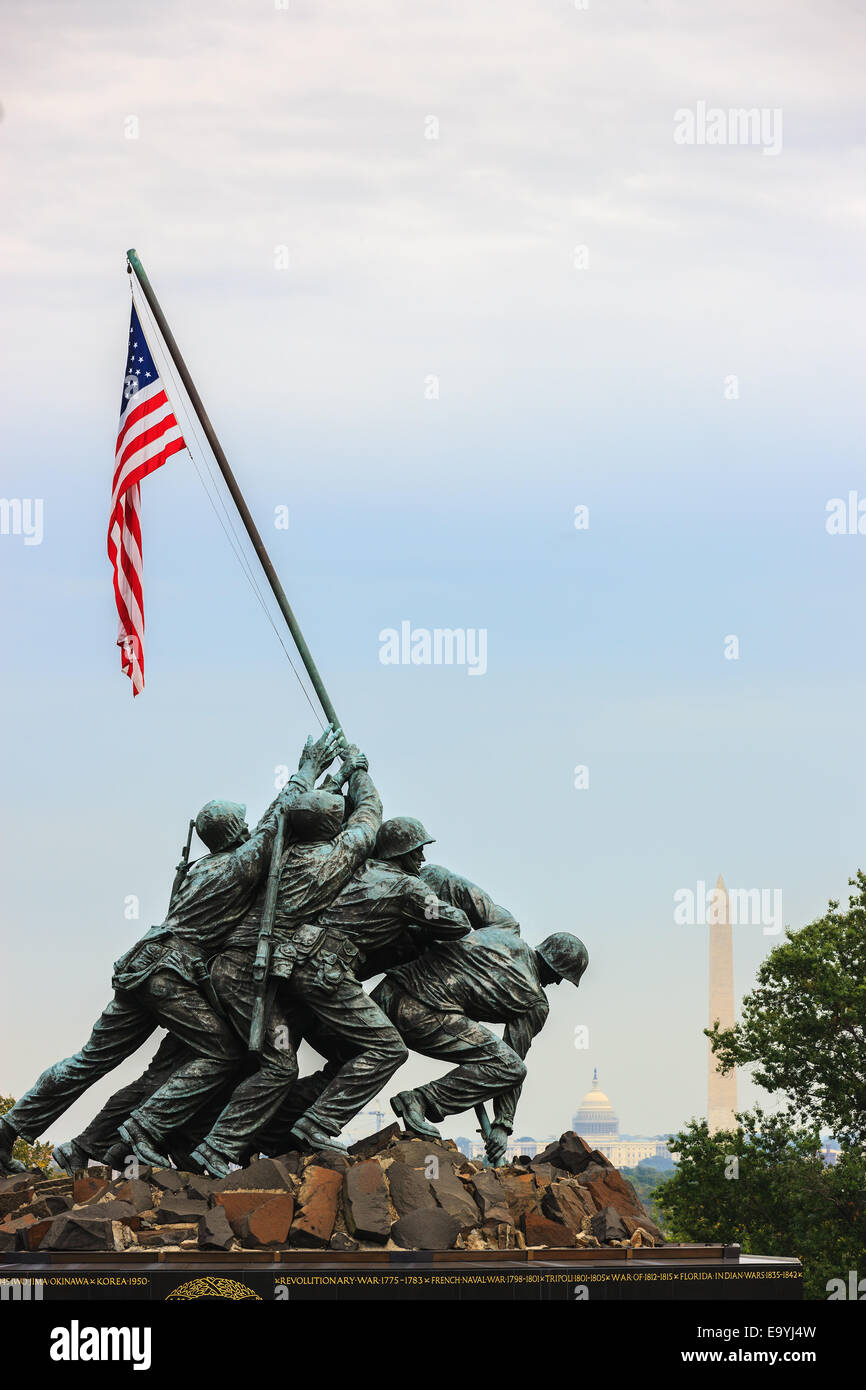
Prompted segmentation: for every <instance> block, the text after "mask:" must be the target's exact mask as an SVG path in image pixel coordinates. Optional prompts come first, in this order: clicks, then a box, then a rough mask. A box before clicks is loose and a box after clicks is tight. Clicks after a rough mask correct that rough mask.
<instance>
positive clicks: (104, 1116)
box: [54, 1033, 192, 1168]
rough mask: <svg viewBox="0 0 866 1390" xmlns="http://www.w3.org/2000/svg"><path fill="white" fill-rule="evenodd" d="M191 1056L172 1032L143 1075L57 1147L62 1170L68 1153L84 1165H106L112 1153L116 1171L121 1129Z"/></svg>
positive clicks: (57, 1155) (58, 1161)
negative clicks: (81, 1158)
mask: <svg viewBox="0 0 866 1390" xmlns="http://www.w3.org/2000/svg"><path fill="white" fill-rule="evenodd" d="M191 1056H192V1054H191V1053H190V1051H189V1048H188V1047H187V1046H186V1044H185V1043H182V1042H181V1041H180V1039H179V1038H176V1037H175V1036H174V1035H173V1034H172V1033H167V1034H166V1036H165V1037H164V1038H163V1040H162V1042H161V1043H160V1045H159V1047H158V1048H157V1050H156V1052H155V1053H154V1055H153V1057H152V1058H151V1060H150V1062H149V1064H148V1066H147V1068H146V1069H145V1070H144V1071H143V1072H142V1074H141V1076H140V1077H138V1079H137V1080H136V1081H132V1082H130V1084H129V1085H128V1086H123V1087H122V1088H121V1089H120V1090H119V1091H115V1092H114V1095H113V1096H111V1098H110V1099H109V1100H107V1101H106V1102H105V1105H103V1107H102V1109H101V1110H100V1112H99V1114H98V1115H96V1116H95V1118H94V1119H92V1120H91V1122H90V1124H89V1125H88V1126H87V1128H86V1129H83V1130H82V1131H81V1133H80V1134H77V1135H76V1136H75V1138H74V1139H70V1140H69V1142H68V1143H67V1144H62V1145H58V1148H57V1149H55V1151H54V1158H55V1161H56V1162H57V1163H59V1164H60V1166H61V1167H66V1166H67V1165H66V1164H65V1163H64V1162H61V1159H62V1158H64V1157H65V1156H66V1153H67V1152H68V1153H69V1154H70V1156H71V1157H74V1155H75V1150H78V1152H79V1153H80V1154H81V1155H83V1156H84V1162H85V1164H86V1162H87V1159H88V1158H93V1159H96V1161H97V1163H106V1162H108V1161H109V1154H110V1157H111V1159H112V1166H113V1167H115V1168H116V1167H117V1166H118V1163H117V1162H116V1161H114V1160H117V1159H121V1155H120V1153H119V1148H120V1147H123V1140H122V1139H121V1137H120V1135H119V1133H118V1128H119V1126H120V1125H122V1124H123V1121H124V1120H125V1119H126V1117H127V1116H128V1115H130V1114H131V1113H132V1111H133V1110H134V1109H135V1108H136V1106H138V1105H141V1104H142V1102H143V1101H145V1100H146V1099H147V1097H148V1096H152V1095H153V1093H154V1091H157V1090H159V1087H160V1086H162V1085H164V1084H165V1082H166V1081H167V1080H168V1079H169V1077H170V1076H171V1074H172V1072H173V1071H175V1070H176V1069H177V1067H179V1066H180V1065H181V1064H182V1063H183V1062H188V1061H189V1060H190V1059H191ZM110 1151H111V1152H110ZM81 1166H82V1165H81V1164H80V1163H73V1167H81Z"/></svg>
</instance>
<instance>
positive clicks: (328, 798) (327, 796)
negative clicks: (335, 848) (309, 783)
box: [289, 791, 346, 840]
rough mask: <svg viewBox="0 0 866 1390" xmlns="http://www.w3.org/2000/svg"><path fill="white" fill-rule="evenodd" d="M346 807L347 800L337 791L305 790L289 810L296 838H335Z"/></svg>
mask: <svg viewBox="0 0 866 1390" xmlns="http://www.w3.org/2000/svg"><path fill="white" fill-rule="evenodd" d="M345 809H346V803H345V801H344V800H343V798H342V797H341V796H338V795H337V794H336V793H335V792H320V791H312V792H303V793H302V794H301V796H299V797H298V799H297V801H295V802H293V803H292V808H291V810H290V812H289V821H290V823H291V827H292V831H293V834H294V837H295V839H296V840H333V838H334V836H335V835H338V834H339V832H340V830H341V828H342V825H343V812H344V810H345Z"/></svg>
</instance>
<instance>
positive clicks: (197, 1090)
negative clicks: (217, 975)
mask: <svg viewBox="0 0 866 1390" xmlns="http://www.w3.org/2000/svg"><path fill="white" fill-rule="evenodd" d="M141 989H142V991H146V993H147V1000H148V1004H149V1006H150V1008H151V1009H152V1010H153V1013H154V1015H155V1017H156V1020H157V1022H159V1023H161V1024H162V1026H163V1027H164V1028H168V1029H169V1031H170V1032H172V1033H173V1034H174V1035H175V1037H176V1038H178V1039H179V1040H180V1041H181V1042H183V1043H185V1044H186V1045H187V1047H188V1048H189V1049H190V1051H191V1052H192V1054H193V1056H192V1060H191V1061H189V1062H186V1063H184V1064H183V1065H182V1066H180V1067H178V1068H177V1069H176V1070H175V1071H174V1072H173V1073H172V1075H171V1076H170V1077H169V1079H168V1080H167V1081H166V1082H165V1083H164V1085H162V1086H160V1087H159V1088H158V1089H157V1090H156V1091H154V1093H153V1095H151V1096H149V1097H148V1098H147V1100H145V1101H144V1102H143V1103H142V1104H141V1105H139V1106H137V1107H136V1109H135V1110H133V1111H132V1113H131V1115H130V1116H129V1120H130V1121H131V1122H132V1125H131V1126H130V1124H129V1123H125V1124H124V1125H123V1126H121V1129H120V1135H121V1138H122V1139H123V1140H125V1141H128V1142H130V1144H131V1147H132V1150H133V1152H134V1153H135V1154H136V1155H137V1156H138V1157H139V1158H142V1159H144V1160H145V1161H153V1160H151V1159H148V1155H147V1147H148V1146H149V1147H151V1148H154V1147H156V1146H161V1147H165V1141H166V1137H167V1136H168V1135H169V1134H170V1133H171V1131H172V1130H175V1129H179V1128H180V1127H181V1126H183V1125H184V1124H186V1123H187V1121H188V1120H190V1119H191V1118H192V1116H193V1115H195V1113H196V1111H198V1110H200V1109H202V1107H203V1106H205V1105H206V1104H207V1103H208V1101H209V1100H211V1099H212V1097H213V1096H214V1095H215V1094H216V1093H217V1092H218V1091H219V1090H220V1088H221V1087H222V1086H223V1085H224V1084H225V1082H226V1081H227V1080H228V1079H229V1078H230V1077H231V1076H232V1075H234V1073H235V1072H236V1071H238V1070H239V1069H240V1067H241V1066H242V1065H243V1062H244V1050H243V1047H242V1045H241V1043H240V1040H239V1039H238V1037H237V1035H236V1033H235V1032H234V1030H233V1028H232V1027H231V1025H230V1024H229V1023H228V1022H227V1020H226V1019H225V1018H222V1017H221V1016H220V1015H219V1014H218V1013H217V1012H216V1010H215V1009H214V1008H213V1007H212V1005H211V1004H209V1003H208V1001H207V1000H206V999H205V998H204V996H203V995H202V994H200V993H199V991H198V990H197V989H196V988H195V986H194V985H191V984H189V983H188V982H187V981H186V980H184V979H182V978H181V977H180V976H179V975H176V974H174V973H173V972H172V971H169V970H158V971H155V972H154V974H153V975H151V976H150V979H149V980H147V981H146V983H145V984H144V985H142V987H141ZM142 1136H143V1140H142Z"/></svg>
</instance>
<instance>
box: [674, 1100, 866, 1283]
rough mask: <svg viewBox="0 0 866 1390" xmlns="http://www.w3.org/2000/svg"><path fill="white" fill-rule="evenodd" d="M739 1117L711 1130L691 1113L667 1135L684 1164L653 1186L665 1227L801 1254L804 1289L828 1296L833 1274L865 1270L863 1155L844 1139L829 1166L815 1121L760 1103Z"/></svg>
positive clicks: (682, 1234) (690, 1237)
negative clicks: (804, 1122) (797, 1120)
mask: <svg viewBox="0 0 866 1390" xmlns="http://www.w3.org/2000/svg"><path fill="white" fill-rule="evenodd" d="M737 1120H738V1122H739V1126H740V1127H739V1128H738V1129H736V1130H733V1131H722V1132H719V1133H717V1134H712V1135H711V1134H710V1133H709V1131H708V1128H707V1122H706V1120H692V1121H691V1122H690V1123H689V1124H688V1125H687V1126H686V1128H685V1129H684V1130H683V1131H682V1132H681V1133H680V1134H677V1135H675V1136H674V1138H673V1139H671V1140H670V1141H669V1147H670V1149H671V1150H672V1152H675V1153H677V1154H678V1155H679V1166H678V1168H677V1171H676V1173H675V1174H674V1176H673V1177H672V1178H670V1179H669V1180H668V1181H667V1182H665V1183H663V1184H661V1185H660V1186H659V1187H657V1188H656V1189H655V1192H654V1194H653V1196H654V1198H655V1201H656V1204H657V1206H658V1209H659V1210H660V1212H661V1213H662V1216H663V1218H664V1228H665V1232H666V1234H667V1235H668V1236H669V1238H670V1239H672V1240H682V1241H688V1242H692V1241H697V1242H701V1243H703V1242H707V1243H710V1244H714V1243H716V1242H722V1243H724V1244H739V1245H741V1246H742V1248H743V1251H744V1252H745V1253H747V1254H758V1255H793V1256H796V1257H797V1258H799V1259H800V1260H802V1262H803V1270H804V1276H803V1277H804V1292H805V1295H806V1297H807V1298H819V1299H824V1298H826V1297H827V1282H828V1280H830V1279H843V1280H846V1279H847V1277H848V1272H849V1271H850V1270H856V1269H857V1268H858V1265H859V1266H860V1270H861V1273H863V1272H864V1271H863V1269H862V1266H863V1259H864V1254H863V1252H864V1250H866V1155H864V1153H863V1151H862V1149H860V1148H859V1147H858V1148H848V1149H843V1151H842V1153H841V1155H840V1158H839V1162H838V1163H837V1164H836V1166H835V1167H830V1166H827V1165H825V1163H824V1162H823V1159H822V1157H821V1154H820V1146H821V1141H820V1139H819V1136H818V1134H817V1132H816V1131H814V1130H812V1131H809V1130H805V1129H802V1128H797V1127H795V1126H794V1125H793V1124H792V1123H791V1121H790V1119H788V1118H787V1117H786V1116H784V1115H773V1116H770V1115H765V1114H764V1113H763V1112H762V1111H761V1110H760V1109H756V1110H755V1112H754V1113H753V1114H750V1113H748V1112H746V1113H743V1114H741V1115H738V1116H737Z"/></svg>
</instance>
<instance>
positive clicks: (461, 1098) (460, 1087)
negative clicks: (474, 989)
mask: <svg viewBox="0 0 866 1390" xmlns="http://www.w3.org/2000/svg"><path fill="white" fill-rule="evenodd" d="M373 998H374V999H376V1000H377V1001H378V1002H379V1003H380V1004H381V1006H382V1008H383V1009H384V1011H385V1012H386V1013H387V1014H388V1016H389V1018H391V1020H392V1021H393V1022H394V1024H395V1025H396V1026H397V1028H398V1029H399V1030H400V1034H401V1036H402V1037H403V1039H404V1040H405V1042H406V1043H407V1045H408V1046H409V1047H410V1048H411V1049H412V1051H413V1052H420V1053H422V1054H423V1055H424V1056H425V1057H441V1058H448V1059H449V1060H450V1059H452V1058H453V1059H454V1060H455V1061H456V1062H457V1063H458V1065H457V1066H456V1067H455V1068H454V1069H453V1071H449V1072H446V1073H445V1075H444V1076H443V1077H441V1078H440V1079H439V1080H438V1081H430V1082H427V1083H426V1085H424V1086H416V1087H415V1089H414V1090H413V1091H403V1092H401V1093H400V1098H401V1100H403V1101H404V1103H405V1104H406V1105H407V1106H409V1107H411V1105H412V1104H413V1103H414V1104H417V1105H420V1107H421V1109H422V1111H423V1114H424V1115H425V1116H426V1117H427V1118H428V1119H431V1120H444V1119H445V1116H446V1115H459V1114H460V1113H461V1112H462V1111H464V1110H471V1109H472V1107H473V1106H474V1105H478V1104H480V1103H481V1102H482V1101H485V1100H489V1099H490V1097H491V1096H496V1095H499V1094H500V1092H502V1091H508V1090H510V1089H511V1088H512V1087H513V1086H518V1085H519V1084H520V1083H521V1082H522V1081H523V1078H524V1077H525V1075H526V1064H525V1062H523V1060H522V1059H521V1058H520V1057H518V1055H517V1053H516V1052H515V1051H514V1049H513V1048H511V1047H509V1046H508V1044H507V1043H505V1042H503V1041H502V1039H501V1038H498V1037H497V1036H496V1034H495V1033H494V1032H492V1031H491V1029H489V1028H485V1026H484V1024H483V1023H477V1022H476V1021H475V1020H474V1019H471V1018H467V1017H466V1016H465V1015H464V1014H458V1013H443V1012H442V1011H440V1010H439V1009H434V1008H432V1007H431V1006H430V1005H429V1004H425V1003H423V1002H422V1001H421V1000H420V999H415V998H414V997H413V995H411V994H406V993H404V992H403V991H402V990H400V989H399V987H397V986H395V985H394V984H392V982H391V981H390V980H382V982H381V983H380V984H379V985H377V987H376V989H375V990H374V991H373ZM410 1097H411V1100H410V1099H409V1098H410Z"/></svg>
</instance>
